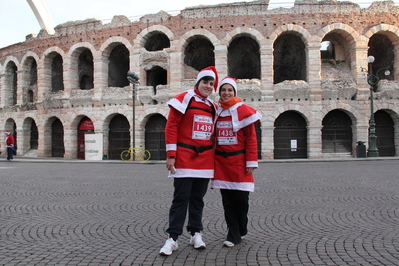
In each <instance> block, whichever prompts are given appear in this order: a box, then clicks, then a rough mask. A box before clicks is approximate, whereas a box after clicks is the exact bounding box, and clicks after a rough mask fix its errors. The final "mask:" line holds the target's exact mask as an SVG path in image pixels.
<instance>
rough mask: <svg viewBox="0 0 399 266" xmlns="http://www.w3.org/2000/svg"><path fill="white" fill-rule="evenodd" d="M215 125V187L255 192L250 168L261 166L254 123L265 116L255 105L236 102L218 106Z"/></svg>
mask: <svg viewBox="0 0 399 266" xmlns="http://www.w3.org/2000/svg"><path fill="white" fill-rule="evenodd" d="M217 113H218V118H217V121H216V124H215V134H216V136H215V138H216V147H215V154H216V155H215V177H214V179H213V180H212V184H211V186H212V187H213V188H222V189H233V190H242V191H250V192H252V191H254V187H255V186H254V177H253V174H252V173H251V174H249V175H247V174H246V168H247V167H258V148H257V138H256V130H255V123H257V122H259V120H260V119H261V118H262V116H261V115H260V114H259V113H258V112H257V111H256V110H255V109H253V108H251V107H249V106H247V105H245V104H243V103H241V102H240V103H237V104H235V105H234V106H232V107H230V108H229V109H222V108H219V109H218V112H217Z"/></svg>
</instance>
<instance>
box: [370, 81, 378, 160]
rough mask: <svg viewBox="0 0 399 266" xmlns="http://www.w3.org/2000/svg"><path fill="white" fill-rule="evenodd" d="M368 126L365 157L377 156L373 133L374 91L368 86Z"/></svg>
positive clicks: (375, 139) (375, 137)
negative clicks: (367, 144)
mask: <svg viewBox="0 0 399 266" xmlns="http://www.w3.org/2000/svg"><path fill="white" fill-rule="evenodd" d="M370 104H371V106H370V122H369V124H370V128H369V131H370V132H369V149H368V153H367V157H378V155H379V154H378V148H377V136H376V135H375V120H374V91H373V87H370Z"/></svg>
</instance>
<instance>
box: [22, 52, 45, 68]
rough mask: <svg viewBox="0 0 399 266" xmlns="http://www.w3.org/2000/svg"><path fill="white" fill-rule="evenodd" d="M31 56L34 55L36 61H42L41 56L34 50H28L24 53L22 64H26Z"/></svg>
mask: <svg viewBox="0 0 399 266" xmlns="http://www.w3.org/2000/svg"><path fill="white" fill-rule="evenodd" d="M29 57H33V58H34V59H35V60H36V62H37V63H39V61H40V57H39V56H38V54H36V53H35V52H32V51H28V52H27V53H26V54H24V56H23V57H22V60H21V64H22V65H21V66H26V60H27V59H28V58H29Z"/></svg>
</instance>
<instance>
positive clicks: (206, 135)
mask: <svg viewBox="0 0 399 266" xmlns="http://www.w3.org/2000/svg"><path fill="white" fill-rule="evenodd" d="M212 127H213V123H212V117H211V116H205V115H194V121H193V139H200V140H210V139H211V135H212Z"/></svg>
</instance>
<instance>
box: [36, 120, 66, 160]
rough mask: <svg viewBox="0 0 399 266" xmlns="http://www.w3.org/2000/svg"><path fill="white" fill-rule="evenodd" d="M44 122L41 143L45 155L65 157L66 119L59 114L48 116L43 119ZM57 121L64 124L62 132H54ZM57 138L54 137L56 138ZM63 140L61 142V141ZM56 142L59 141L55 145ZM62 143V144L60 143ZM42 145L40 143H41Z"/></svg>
mask: <svg viewBox="0 0 399 266" xmlns="http://www.w3.org/2000/svg"><path fill="white" fill-rule="evenodd" d="M43 121H44V123H43V126H42V131H40V132H39V134H40V136H42V137H41V138H40V140H41V143H42V145H43V154H44V156H45V157H63V155H64V154H62V156H61V153H62V152H64V153H65V146H64V139H65V138H64V134H65V125H67V123H65V121H63V120H62V119H61V117H58V116H50V117H48V118H45V119H43ZM56 121H60V123H61V125H62V131H60V132H53V128H52V126H53V123H54V122H56ZM55 137H56V138H57V139H54V138H55ZM60 141H61V143H60ZM54 143H57V145H53V144H54ZM59 144H61V145H59ZM39 145H40V143H39Z"/></svg>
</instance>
